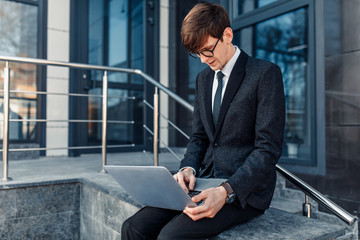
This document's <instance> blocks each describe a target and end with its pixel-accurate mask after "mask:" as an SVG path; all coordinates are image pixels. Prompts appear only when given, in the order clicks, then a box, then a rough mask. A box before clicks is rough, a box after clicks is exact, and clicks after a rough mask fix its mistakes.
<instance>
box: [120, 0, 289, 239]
mask: <svg viewBox="0 0 360 240" xmlns="http://www.w3.org/2000/svg"><path fill="white" fill-rule="evenodd" d="M181 36H182V41H183V44H184V46H185V48H186V49H187V50H188V51H189V52H190V53H191V54H192V56H195V57H198V58H200V60H201V62H203V63H205V64H207V65H208V66H209V68H207V69H205V70H203V71H202V72H200V73H199V75H198V76H197V83H196V94H195V105H194V114H193V133H192V135H191V138H190V142H189V144H188V146H187V152H186V154H185V157H184V159H183V160H182V161H181V165H180V171H179V172H178V173H177V174H175V175H174V178H175V179H176V180H177V181H178V183H179V184H180V185H181V186H182V188H183V189H184V190H185V191H188V188H187V186H188V187H189V189H190V190H191V189H193V187H194V185H195V181H196V177H206V178H208V177H215V178H225V179H228V180H227V181H226V182H224V183H222V184H221V185H220V186H219V187H215V188H210V189H207V190H205V191H203V192H202V193H200V194H199V195H197V196H195V197H193V201H194V202H198V201H200V200H203V204H202V205H200V206H198V207H195V208H185V209H184V211H183V212H178V211H172V210H166V209H158V208H151V207H145V208H143V209H141V210H140V211H139V212H138V213H136V214H135V215H134V216H132V217H131V218H129V219H128V220H127V221H126V222H125V223H124V224H123V228H122V239H156V238H158V239H206V238H210V237H213V236H216V235H217V234H219V233H221V232H222V231H224V230H226V229H228V228H230V227H232V226H235V225H237V224H241V223H244V222H246V221H249V220H251V219H253V218H254V217H256V216H259V215H261V214H262V213H263V212H264V211H265V209H267V208H268V207H269V205H270V202H271V199H272V196H273V192H274V189H275V183H276V171H275V165H276V163H277V161H278V159H279V157H280V155H281V149H282V142H283V133H284V122H285V103H284V90H283V83H282V77H281V72H280V69H279V67H277V66H276V65H275V64H272V63H269V62H266V61H263V60H259V59H256V58H253V57H249V56H248V55H247V54H246V53H245V52H243V51H242V50H240V49H239V48H238V47H236V46H234V45H233V44H232V39H233V31H232V29H231V28H230V21H229V17H228V14H227V12H226V10H225V9H224V8H223V7H222V6H220V5H216V4H210V3H200V4H197V5H196V6H195V7H194V8H193V9H192V10H191V11H190V12H189V13H188V15H187V16H186V17H185V19H184V21H183V25H182V29H181Z"/></svg>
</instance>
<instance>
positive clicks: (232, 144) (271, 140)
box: [180, 51, 285, 209]
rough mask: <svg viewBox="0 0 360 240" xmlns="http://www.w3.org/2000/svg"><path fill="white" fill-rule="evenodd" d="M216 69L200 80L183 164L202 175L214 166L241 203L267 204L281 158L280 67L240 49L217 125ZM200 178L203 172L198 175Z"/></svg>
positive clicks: (263, 206) (216, 174)
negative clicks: (213, 96) (214, 110)
mask: <svg viewBox="0 0 360 240" xmlns="http://www.w3.org/2000/svg"><path fill="white" fill-rule="evenodd" d="M213 79H214V71H213V70H211V69H210V68H207V69H205V70H203V71H202V72H200V73H199V75H198V76H197V82H196V93H195V104H194V113H193V129H192V131H193V133H192V135H191V138H190V141H189V144H188V146H187V151H186V154H185V157H184V159H183V160H182V161H181V165H180V167H185V166H191V167H193V168H194V169H195V170H196V172H197V173H198V176H197V177H199V173H200V175H201V172H203V171H204V169H206V168H208V167H209V166H211V165H212V166H213V171H214V177H216V178H228V183H229V184H230V185H231V187H232V188H233V189H234V191H235V192H236V195H237V198H238V200H239V202H240V204H241V206H242V207H244V206H245V205H246V204H247V203H248V204H249V205H251V206H253V207H255V208H258V209H266V208H268V207H269V205H270V202H271V199H272V196H273V193H274V189H275V183H276V170H275V165H276V163H277V161H278V159H279V157H280V156H281V151H282V142H283V135H284V124H285V100H284V88H283V82H282V76H281V71H280V69H279V67H278V66H277V65H275V64H273V63H270V62H267V61H263V60H259V59H256V58H253V57H249V56H248V55H247V54H246V53H245V52H244V51H241V54H240V56H239V58H238V59H237V61H236V63H235V66H234V68H233V70H232V72H231V74H230V77H229V82H228V85H227V87H226V91H225V94H224V97H223V101H222V106H221V110H220V115H219V120H218V124H217V126H214V124H213V120H212V110H211V91H212V83H213ZM200 177H201V176H200Z"/></svg>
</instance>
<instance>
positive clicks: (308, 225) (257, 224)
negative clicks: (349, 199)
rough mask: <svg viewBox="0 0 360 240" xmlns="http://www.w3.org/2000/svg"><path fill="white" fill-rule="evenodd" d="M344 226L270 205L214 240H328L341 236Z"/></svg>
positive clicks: (343, 233) (343, 232)
mask: <svg viewBox="0 0 360 240" xmlns="http://www.w3.org/2000/svg"><path fill="white" fill-rule="evenodd" d="M345 234H346V233H345V227H343V226H339V225H333V224H329V223H326V222H324V221H321V220H317V219H311V218H307V217H304V216H300V215H298V214H293V213H289V212H285V211H283V210H279V209H275V208H270V209H268V210H267V211H265V213H264V214H263V215H262V216H259V217H258V218H255V219H253V220H252V221H250V222H248V223H246V224H243V225H239V226H236V227H234V228H232V229H229V230H227V231H225V232H223V233H222V234H220V235H219V236H217V237H216V238H213V239H214V240H230V239H238V240H255V239H267V240H271V239H274V240H275V239H276V240H280V239H289V240H310V239H311V240H325V239H342V238H341V237H342V236H344V235H345Z"/></svg>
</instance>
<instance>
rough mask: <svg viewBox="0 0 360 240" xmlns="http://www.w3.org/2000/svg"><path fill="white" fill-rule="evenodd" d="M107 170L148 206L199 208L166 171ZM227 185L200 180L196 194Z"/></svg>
mask: <svg viewBox="0 0 360 240" xmlns="http://www.w3.org/2000/svg"><path fill="white" fill-rule="evenodd" d="M105 170H106V171H107V172H108V173H109V174H110V175H111V176H112V177H113V178H114V179H115V180H116V181H117V182H118V183H119V184H120V185H121V186H122V187H123V188H124V190H126V191H127V193H128V194H129V195H131V196H132V197H133V198H134V199H135V200H136V201H138V202H139V203H140V204H142V205H144V206H151V207H159V208H166V209H173V210H179V211H182V210H184V208H185V207H186V206H189V207H196V206H197V204H196V203H194V202H193V201H191V197H190V196H189V195H188V194H187V193H186V192H185V191H184V190H183V189H182V188H181V187H180V185H179V184H178V183H177V182H176V180H175V179H174V178H173V176H172V175H171V173H170V172H169V171H168V170H167V169H166V168H165V167H155V166H111V165H107V166H105ZM224 181H225V179H218V178H209V179H201V178H197V179H196V185H195V189H194V191H203V190H205V189H207V188H210V187H217V186H218V185H219V184H220V183H222V182H224Z"/></svg>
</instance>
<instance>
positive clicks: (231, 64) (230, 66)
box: [215, 45, 241, 77]
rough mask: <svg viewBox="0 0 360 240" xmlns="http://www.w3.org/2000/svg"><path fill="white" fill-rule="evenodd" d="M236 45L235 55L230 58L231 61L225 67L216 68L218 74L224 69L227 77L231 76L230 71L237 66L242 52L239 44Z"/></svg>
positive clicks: (223, 71)
mask: <svg viewBox="0 0 360 240" xmlns="http://www.w3.org/2000/svg"><path fill="white" fill-rule="evenodd" d="M234 47H235V53H234V55H233V56H232V57H231V58H230V60H229V62H228V63H227V64H226V65H225V66H224V67H223V69H222V70H220V69H219V70H216V71H215V74H217V73H218V72H219V71H222V73H223V74H224V75H225V76H226V77H229V76H230V73H231V71H232V69H233V68H234V66H235V63H236V60H237V59H238V57H239V56H240V53H241V50H240V49H239V48H238V47H237V46H235V45H234Z"/></svg>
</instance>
